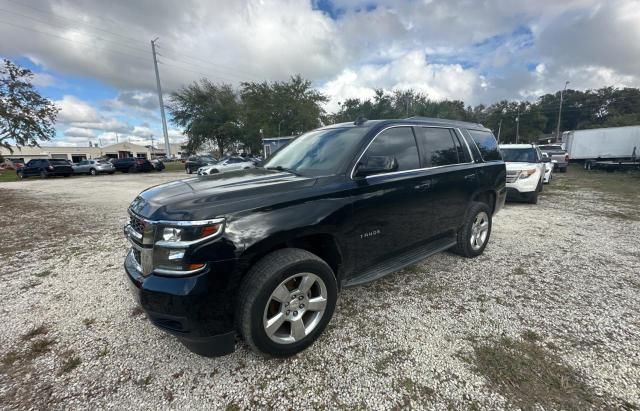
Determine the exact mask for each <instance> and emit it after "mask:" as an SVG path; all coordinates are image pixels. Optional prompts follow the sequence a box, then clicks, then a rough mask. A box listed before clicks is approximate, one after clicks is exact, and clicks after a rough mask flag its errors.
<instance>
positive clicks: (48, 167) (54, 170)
mask: <svg viewBox="0 0 640 411" xmlns="http://www.w3.org/2000/svg"><path fill="white" fill-rule="evenodd" d="M16 173H18V178H27V177H34V176H40V177H41V178H47V177H51V176H64V177H69V176H70V175H71V174H73V167H71V164H69V161H68V160H63V159H57V158H49V159H47V158H44V159H34V160H30V161H29V162H28V163H27V164H25V166H24V167H22V168H19V169H18V170H17V171H16Z"/></svg>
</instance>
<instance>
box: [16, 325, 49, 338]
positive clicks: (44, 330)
mask: <svg viewBox="0 0 640 411" xmlns="http://www.w3.org/2000/svg"><path fill="white" fill-rule="evenodd" d="M48 333H49V327H47V325H46V324H40V325H39V326H37V327H34V328H32V329H31V330H29V332H27V333H26V334H25V335H23V336H22V341H29V340H31V339H33V338H34V337H37V336H39V335H45V334H48Z"/></svg>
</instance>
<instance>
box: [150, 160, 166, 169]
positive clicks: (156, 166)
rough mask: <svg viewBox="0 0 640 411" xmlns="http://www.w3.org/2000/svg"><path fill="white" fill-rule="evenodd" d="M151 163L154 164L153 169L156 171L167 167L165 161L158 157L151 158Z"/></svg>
mask: <svg viewBox="0 0 640 411" xmlns="http://www.w3.org/2000/svg"><path fill="white" fill-rule="evenodd" d="M151 165H152V166H153V169H154V170H156V171H162V170H164V169H165V166H164V162H163V161H162V160H160V159H159V158H156V159H155V160H151Z"/></svg>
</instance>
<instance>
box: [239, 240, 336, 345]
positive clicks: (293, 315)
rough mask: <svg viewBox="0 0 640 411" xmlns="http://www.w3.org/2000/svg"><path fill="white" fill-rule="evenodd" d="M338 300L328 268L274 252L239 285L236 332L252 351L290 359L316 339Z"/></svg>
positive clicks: (295, 253) (310, 257) (305, 255)
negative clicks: (237, 331) (238, 332)
mask: <svg viewBox="0 0 640 411" xmlns="http://www.w3.org/2000/svg"><path fill="white" fill-rule="evenodd" d="M337 296H338V287H337V283H336V278H335V276H334V274H333V271H332V270H331V267H329V265H328V264H327V263H326V262H324V261H323V260H322V259H320V258H319V257H318V256H316V255H315V254H312V253H310V252H308V251H305V250H301V249H297V248H285V249H282V250H277V251H274V252H272V253H271V254H268V255H267V256H265V257H264V258H262V259H261V260H260V261H258V262H257V263H256V264H255V265H254V266H253V267H252V268H251V270H250V271H249V273H248V274H247V276H246V278H245V279H244V280H243V283H242V286H241V288H240V294H239V299H238V316H237V317H236V318H237V321H238V322H237V328H238V330H239V331H240V333H241V334H242V336H243V337H244V339H245V341H246V342H247V344H248V345H249V346H250V347H251V349H253V350H254V351H257V352H260V353H263V354H265V355H267V356H274V357H286V356H290V355H293V354H296V353H298V352H300V351H302V350H304V349H305V348H307V347H308V346H310V345H311V344H313V342H314V341H315V340H316V339H317V338H318V337H319V336H320V334H321V333H322V331H323V330H324V328H325V327H326V325H327V323H328V322H329V320H331V317H332V315H333V311H334V309H335V305H336V300H337Z"/></svg>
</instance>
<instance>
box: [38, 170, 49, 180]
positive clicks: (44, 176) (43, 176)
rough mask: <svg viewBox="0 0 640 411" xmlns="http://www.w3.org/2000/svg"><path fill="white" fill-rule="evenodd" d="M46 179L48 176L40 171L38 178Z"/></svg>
mask: <svg viewBox="0 0 640 411" xmlns="http://www.w3.org/2000/svg"><path fill="white" fill-rule="evenodd" d="M47 177H49V174H47V172H46V171H44V170H40V178H47Z"/></svg>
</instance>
